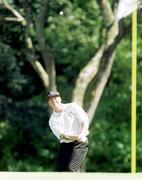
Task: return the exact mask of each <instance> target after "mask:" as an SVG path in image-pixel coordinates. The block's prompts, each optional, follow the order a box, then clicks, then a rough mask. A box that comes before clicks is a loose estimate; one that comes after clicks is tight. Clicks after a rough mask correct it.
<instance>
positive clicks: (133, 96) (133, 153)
mask: <svg viewBox="0 0 142 180" xmlns="http://www.w3.org/2000/svg"><path fill="white" fill-rule="evenodd" d="M136 83H137V11H136V10H135V11H134V12H133V13H132V94H131V100H132V102H131V113H132V114H131V172H132V173H135V172H136V91H137V86H136Z"/></svg>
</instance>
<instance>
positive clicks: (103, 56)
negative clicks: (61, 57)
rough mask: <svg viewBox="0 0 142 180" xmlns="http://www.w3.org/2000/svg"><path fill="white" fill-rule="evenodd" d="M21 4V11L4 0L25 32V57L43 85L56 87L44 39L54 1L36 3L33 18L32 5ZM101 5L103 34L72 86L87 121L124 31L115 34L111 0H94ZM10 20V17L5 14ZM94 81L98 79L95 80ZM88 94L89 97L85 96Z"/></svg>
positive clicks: (49, 51) (96, 102)
mask: <svg viewBox="0 0 142 180" xmlns="http://www.w3.org/2000/svg"><path fill="white" fill-rule="evenodd" d="M19 2H20V3H21V5H22V6H23V9H24V13H23V15H21V14H20V13H19V12H18V11H17V10H16V9H14V7H13V6H12V4H11V5H10V4H8V2H7V1H6V0H3V3H4V5H5V7H6V8H7V9H9V10H10V11H11V12H12V13H13V15H14V16H15V17H16V18H17V19H16V20H17V21H19V22H21V24H22V25H23V26H24V28H25V29H26V30H25V33H26V41H27V48H28V49H29V53H28V58H29V62H30V63H31V65H32V66H33V68H34V69H35V70H36V72H37V73H38V75H39V77H40V78H41V80H42V82H43V84H44V87H45V89H46V90H47V91H48V90H49V89H55V88H56V70H55V61H54V59H53V55H52V53H51V48H50V45H49V44H48V43H47V42H46V35H45V27H47V28H48V21H49V11H50V9H49V8H50V6H52V5H53V2H51V1H49V0H44V1H42V2H40V3H39V4H38V6H39V7H38V11H39V13H37V19H36V20H34V19H33V16H32V15H33V13H34V12H33V8H32V7H31V4H30V1H25V0H20V1H19ZM97 3H98V6H99V7H100V16H101V15H102V17H103V19H102V21H100V23H102V26H103V27H101V32H103V33H100V35H99V36H100V37H101V36H103V40H102V42H101V43H100V44H99V45H98V47H97V49H98V50H97V52H94V55H93V56H92V58H91V59H90V60H89V61H88V63H87V64H86V65H85V66H84V67H83V68H82V69H81V70H80V73H79V74H78V77H76V79H77V80H76V84H75V87H74V90H73V95H72V100H73V101H74V102H77V103H78V104H80V105H81V106H82V107H84V108H85V109H86V111H87V113H88V115H89V117H90V121H92V118H93V116H94V114H95V111H96V108H97V105H98V103H99V100H100V98H101V95H102V93H103V90H104V87H105V85H106V83H107V81H108V78H109V76H110V73H111V68H112V65H113V61H114V57H115V56H114V53H115V49H116V47H117V44H118V43H119V42H120V39H121V38H122V36H123V35H124V34H120V33H119V34H118V24H117V23H115V21H114V13H113V10H112V8H111V4H110V2H109V1H107V0H105V1H104V0H101V1H97ZM60 4H61V6H64V5H66V4H65V1H62V2H61V3H60ZM7 19H9V20H10V17H7ZM31 28H32V29H34V30H35V33H36V38H37V42H38V46H39V49H40V53H41V55H42V58H43V60H44V65H42V64H41V63H40V62H39V61H38V60H37V59H36V56H35V47H34V46H33V42H32V38H31V34H30V31H31ZM96 81H97V82H96ZM88 88H89V91H88V90H87V89H88ZM85 97H88V98H85Z"/></svg>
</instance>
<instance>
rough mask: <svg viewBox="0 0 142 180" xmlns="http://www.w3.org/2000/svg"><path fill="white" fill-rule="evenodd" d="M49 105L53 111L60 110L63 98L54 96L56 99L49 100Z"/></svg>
mask: <svg viewBox="0 0 142 180" xmlns="http://www.w3.org/2000/svg"><path fill="white" fill-rule="evenodd" d="M48 104H49V105H50V106H51V107H52V108H53V109H59V108H60V107H61V97H60V96H54V97H51V98H49V100H48Z"/></svg>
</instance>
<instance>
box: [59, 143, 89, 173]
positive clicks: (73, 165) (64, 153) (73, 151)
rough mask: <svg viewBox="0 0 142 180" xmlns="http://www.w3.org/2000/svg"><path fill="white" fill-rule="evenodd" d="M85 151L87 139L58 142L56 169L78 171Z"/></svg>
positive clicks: (86, 149)
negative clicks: (84, 140) (83, 140)
mask: <svg viewBox="0 0 142 180" xmlns="http://www.w3.org/2000/svg"><path fill="white" fill-rule="evenodd" d="M87 151H88V140H87V141H86V142H78V141H75V142H71V143H60V148H59V154H58V159H57V165H56V171H58V172H59V171H70V172H77V171H79V170H80V167H81V165H82V162H83V160H84V159H85V157H86V154H87Z"/></svg>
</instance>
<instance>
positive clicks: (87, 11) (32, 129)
mask: <svg viewBox="0 0 142 180" xmlns="http://www.w3.org/2000/svg"><path fill="white" fill-rule="evenodd" d="M8 2H9V3H10V4H11V5H12V6H13V7H14V8H15V9H16V10H18V11H19V12H20V13H21V15H23V16H24V17H25V16H26V15H29V16H30V18H31V19H32V22H33V24H31V25H30V29H28V30H29V34H30V37H31V38H32V41H33V47H34V53H35V57H36V59H37V60H38V61H39V62H40V63H41V64H42V65H43V66H45V64H44V61H43V58H42V55H41V51H40V47H39V44H38V43H37V37H36V35H37V34H36V28H35V23H36V19H37V16H38V14H39V13H40V5H41V1H39V0H36V1H33V0H31V1H26V2H27V3H28V7H30V11H31V13H30V14H26V12H25V10H24V6H23V3H22V2H24V1H23V0H15V1H8ZM112 6H114V5H112ZM0 10H1V18H0V32H1V34H0V40H1V42H0V146H1V148H0V170H2V171H53V170H54V165H55V163H54V162H55V159H56V156H57V149H58V142H57V140H56V138H55V137H54V136H53V134H52V133H51V131H50V129H49V126H48V120H49V111H50V109H49V107H48V105H47V102H46V93H45V89H44V86H43V84H42V82H41V80H40V78H39V77H38V75H37V73H36V71H35V70H34V69H33V67H32V66H31V64H30V63H29V60H30V59H28V56H27V55H28V49H27V46H26V37H27V30H26V28H25V27H23V26H22V24H21V23H20V22H17V21H8V20H7V19H6V17H13V16H14V15H13V14H12V13H11V12H9V10H8V9H6V8H5V7H4V6H2V7H0ZM140 13H141V12H140ZM125 21H126V24H127V21H128V22H130V17H128V18H126V19H125ZM141 25H142V22H141V20H138V32H139V33H138V72H137V75H138V78H137V80H138V81H137V123H138V125H137V126H138V127H137V171H141V166H142V153H141V149H142V143H141V131H142V126H141V119H142V103H141V99H142V91H141V90H142V79H141V76H142V55H141V49H140V48H141V47H142V39H141V36H142V30H141V28H140V27H141ZM104 26H105V24H104V21H103V18H102V16H101V11H100V9H99V7H98V4H97V2H96V1H93V0H87V1H84V2H83V3H82V1H81V0H68V1H66V0H56V1H50V3H49V8H48V18H47V20H46V22H45V27H44V32H45V41H46V43H47V44H48V46H49V48H50V51H51V53H52V56H53V58H54V60H55V64H56V73H57V74H56V78H57V86H58V89H59V90H60V92H61V95H63V102H68V101H69V100H71V97H72V91H73V89H74V84H75V80H76V77H77V75H78V73H79V72H80V70H81V68H83V67H84V65H86V64H87V62H88V61H89V60H90V58H91V57H92V56H93V55H94V53H95V52H96V51H97V49H98V47H99V45H100V44H101V43H102V42H104V41H105V39H104V37H105V36H104V34H105V32H104V31H106V30H105V29H104ZM89 141H90V145H89V152H88V156H87V158H86V171H92V172H130V166H131V34H130V33H128V34H127V36H125V37H124V38H123V40H122V41H121V43H120V44H119V46H118V48H117V49H116V56H115V62H114V65H113V68H112V73H111V76H110V78H109V81H108V83H107V86H106V88H105V91H104V93H103V96H102V99H101V101H100V103H99V106H98V108H97V112H96V115H95V117H94V119H93V122H92V124H91V126H90V135H89Z"/></svg>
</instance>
